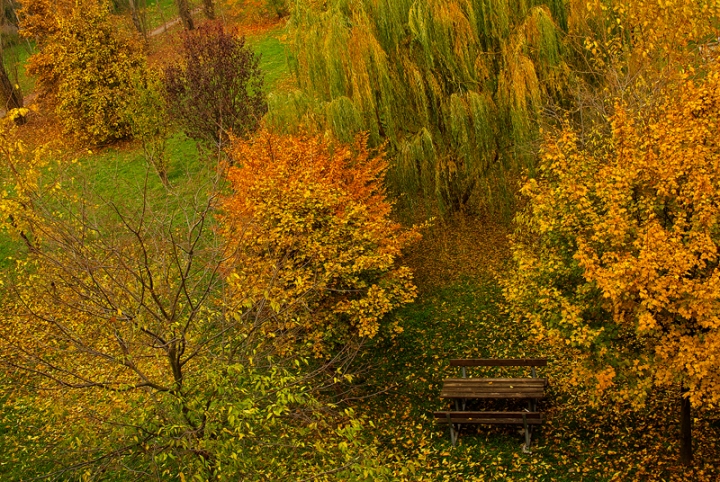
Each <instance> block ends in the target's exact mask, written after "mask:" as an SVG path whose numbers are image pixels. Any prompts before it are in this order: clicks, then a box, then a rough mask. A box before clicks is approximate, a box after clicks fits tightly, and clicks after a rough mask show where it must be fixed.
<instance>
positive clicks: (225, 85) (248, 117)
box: [165, 22, 267, 148]
mask: <svg viewBox="0 0 720 482" xmlns="http://www.w3.org/2000/svg"><path fill="white" fill-rule="evenodd" d="M181 53H182V56H181V59H182V60H181V61H180V62H179V63H178V64H177V65H171V66H169V67H168V68H167V69H166V70H165V93H166V98H167V103H168V109H169V111H170V114H171V115H173V116H174V117H175V118H176V119H177V120H178V121H179V123H180V124H181V126H182V127H183V129H185V132H186V133H187V134H188V136H190V137H192V138H194V139H198V140H203V141H205V142H208V143H210V144H211V145H213V146H215V147H216V148H221V147H223V146H225V144H226V143H227V140H228V137H229V135H230V134H234V135H236V136H243V135H246V134H247V133H249V132H253V131H254V130H255V129H257V127H258V126H259V123H260V119H261V118H262V116H263V114H265V111H266V110H267V105H266V103H265V96H264V94H263V91H262V85H263V76H262V72H261V70H260V68H259V66H258V64H259V61H260V59H259V57H258V56H256V55H255V54H254V53H253V52H252V50H250V48H249V47H248V46H247V45H246V44H245V38H244V37H240V36H238V34H237V32H235V31H233V30H232V29H228V28H225V27H224V26H223V25H222V23H220V22H211V23H208V24H205V25H203V26H201V27H200V28H198V29H196V30H194V31H189V32H185V33H184V35H183V40H182V48H181Z"/></svg>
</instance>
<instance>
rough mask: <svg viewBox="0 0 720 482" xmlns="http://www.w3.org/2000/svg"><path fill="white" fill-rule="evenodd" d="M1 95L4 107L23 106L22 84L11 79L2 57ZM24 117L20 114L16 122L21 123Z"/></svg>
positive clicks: (0, 65) (19, 107)
mask: <svg viewBox="0 0 720 482" xmlns="http://www.w3.org/2000/svg"><path fill="white" fill-rule="evenodd" d="M0 54H2V49H0ZM0 95H2V100H3V107H4V108H5V110H6V111H9V110H11V109H21V108H22V107H23V95H22V91H21V90H20V86H18V85H17V84H14V83H13V82H12V81H11V80H10V76H9V75H8V73H7V70H6V69H5V61H4V60H2V59H0ZM24 119H25V117H24V116H19V117H18V118H17V119H16V122H18V123H20V124H21V123H23V122H24Z"/></svg>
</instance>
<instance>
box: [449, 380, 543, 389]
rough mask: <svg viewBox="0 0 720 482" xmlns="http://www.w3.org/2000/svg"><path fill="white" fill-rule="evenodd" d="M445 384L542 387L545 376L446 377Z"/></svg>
mask: <svg viewBox="0 0 720 482" xmlns="http://www.w3.org/2000/svg"><path fill="white" fill-rule="evenodd" d="M443 383H444V384H445V385H478V386H480V385H482V386H484V385H487V386H510V385H512V386H518V387H535V386H537V387H544V386H545V385H547V378H446V379H445V380H443Z"/></svg>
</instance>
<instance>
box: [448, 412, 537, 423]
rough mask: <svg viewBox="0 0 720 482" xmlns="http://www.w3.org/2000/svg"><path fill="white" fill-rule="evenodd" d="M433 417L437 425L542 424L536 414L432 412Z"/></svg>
mask: <svg viewBox="0 0 720 482" xmlns="http://www.w3.org/2000/svg"><path fill="white" fill-rule="evenodd" d="M523 415H524V416H525V420H523ZM434 416H435V418H436V419H437V422H438V423H463V424H480V423H484V424H518V425H522V424H523V423H527V424H528V425H539V424H541V423H542V422H543V416H542V414H541V413H538V412H434Z"/></svg>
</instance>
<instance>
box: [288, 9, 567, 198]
mask: <svg viewBox="0 0 720 482" xmlns="http://www.w3.org/2000/svg"><path fill="white" fill-rule="evenodd" d="M294 8H295V10H294V13H293V17H292V23H291V39H292V40H291V45H292V49H293V55H292V59H291V64H292V68H293V69H294V71H295V74H296V77H297V82H298V88H299V89H300V91H301V92H302V96H301V97H299V99H300V100H301V102H299V104H298V105H299V106H300V107H299V110H298V115H300V116H301V117H303V116H304V118H305V120H306V121H307V123H308V124H310V125H313V126H317V127H319V128H320V129H322V130H327V131H329V132H332V134H333V135H335V136H336V137H338V138H339V139H341V140H345V141H349V140H351V139H352V138H353V136H354V135H355V134H356V133H357V132H359V131H367V132H369V133H370V140H371V142H372V143H373V144H374V145H378V144H379V143H381V142H384V141H387V142H388V149H389V154H390V158H391V159H392V165H391V167H390V170H389V176H388V177H389V180H390V181H391V183H392V184H393V185H395V186H396V187H398V189H400V190H401V191H402V192H406V193H409V194H410V196H411V199H416V196H417V195H418V194H419V195H420V196H422V197H424V198H426V199H431V200H432V201H433V202H434V203H436V205H437V206H439V207H440V208H441V209H442V210H445V211H449V210H458V209H462V208H465V207H469V208H477V207H483V206H484V207H487V206H488V205H490V206H494V207H498V206H500V205H502V203H503V202H507V201H508V198H509V196H508V195H507V190H508V183H507V179H508V178H511V177H513V173H514V172H515V173H516V172H518V168H519V167H520V166H526V165H527V164H528V162H530V161H531V160H532V158H533V149H532V147H531V142H532V141H533V139H535V138H536V134H537V127H536V126H537V116H538V113H539V111H540V109H541V107H542V103H543V100H542V97H543V95H544V94H554V93H555V92H556V90H557V89H558V88H559V87H560V86H561V85H562V78H563V76H562V73H563V69H564V63H563V54H562V47H561V35H562V28H563V27H564V26H565V23H566V21H565V20H566V5H565V2H560V1H547V2H545V1H530V2H525V1H516V0H502V1H490V0H452V1H440V0H433V1H427V2H417V1H411V0H382V1H364V0H358V1H352V2H346V1H335V0H333V1H329V2H324V3H323V4H322V5H321V4H320V3H319V2H310V1H299V2H297V3H296V5H295V7H294ZM281 102H282V103H284V101H281ZM280 113H281V112H278V115H280ZM280 122H282V121H279V122H278V123H280Z"/></svg>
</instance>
